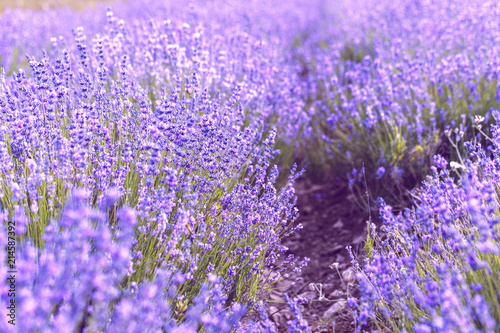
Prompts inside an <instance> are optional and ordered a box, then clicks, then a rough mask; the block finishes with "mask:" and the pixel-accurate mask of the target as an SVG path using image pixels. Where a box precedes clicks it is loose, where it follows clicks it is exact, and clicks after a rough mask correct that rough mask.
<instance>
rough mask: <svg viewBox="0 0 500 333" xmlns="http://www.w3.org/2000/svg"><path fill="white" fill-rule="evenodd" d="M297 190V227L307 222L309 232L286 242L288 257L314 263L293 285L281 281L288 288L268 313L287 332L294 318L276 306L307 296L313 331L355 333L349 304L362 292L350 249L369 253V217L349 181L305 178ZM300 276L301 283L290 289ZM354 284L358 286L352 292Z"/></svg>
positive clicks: (305, 307) (275, 294)
mask: <svg viewBox="0 0 500 333" xmlns="http://www.w3.org/2000/svg"><path fill="white" fill-rule="evenodd" d="M295 190H296V195H297V197H298V201H297V207H298V209H299V212H300V216H299V218H298V219H297V221H296V222H295V224H298V223H301V224H302V225H303V227H304V228H303V229H302V230H299V231H298V232H296V233H295V234H293V235H292V236H290V237H287V238H285V239H284V240H283V245H285V246H287V247H288V248H289V250H288V254H294V255H295V256H300V257H308V258H310V261H309V263H308V265H307V267H305V268H304V269H303V270H302V272H301V273H300V274H299V275H298V276H295V278H294V279H293V280H289V281H282V282H279V284H278V286H282V288H280V289H279V291H278V290H274V291H273V292H272V294H271V299H270V300H271V302H267V310H268V313H269V314H270V317H271V319H272V320H273V321H274V322H275V323H276V324H279V326H278V328H279V331H280V332H287V327H288V325H287V324H286V322H287V321H288V320H290V319H293V315H292V313H291V311H290V310H289V308H288V306H286V305H285V304H282V303H275V302H272V301H273V300H275V301H282V300H283V294H284V293H287V294H288V296H290V297H305V298H309V299H310V300H309V301H308V302H307V303H305V304H304V305H303V306H301V309H302V315H303V317H304V319H305V320H307V322H308V323H309V327H310V328H311V329H312V331H313V332H319V333H326V332H334V333H344V332H353V331H354V329H355V326H354V319H353V314H352V310H351V309H350V308H349V306H347V305H346V303H345V300H346V298H347V297H348V294H350V295H352V296H357V293H358V291H357V289H356V286H355V278H354V272H353V271H352V268H351V267H352V266H351V263H350V260H349V254H348V252H347V250H346V246H349V245H350V246H352V249H353V252H354V253H359V254H362V253H363V246H364V241H365V239H366V226H367V224H366V221H367V220H368V219H369V215H368V213H367V212H366V211H363V209H362V208H360V207H359V205H357V203H356V202H355V200H354V196H353V195H352V194H351V192H350V190H349V188H348V187H347V185H346V184H345V183H343V182H340V181H335V180H329V181H325V180H314V179H311V178H310V177H309V178H308V177H307V176H305V177H304V176H303V177H302V178H301V179H299V180H298V181H297V183H296V185H295ZM333 263H338V272H337V270H336V269H335V268H334V267H335V266H333V267H330V265H332V264H333ZM339 273H340V274H339ZM340 275H342V276H343V278H341V277H340ZM297 277H300V278H301V279H300V280H299V281H298V282H296V283H295V284H294V285H292V286H291V287H287V286H288V285H290V284H291V282H293V281H294V280H295V279H296V278H297ZM349 282H351V283H352V284H350V285H349V286H348V288H349V290H347V284H348V283H349ZM311 283H315V284H317V285H316V286H317V287H318V288H319V287H320V286H319V285H318V284H319V283H321V284H322V285H321V290H322V292H323V294H324V297H326V298H327V299H328V301H326V300H323V301H320V300H319V296H320V294H319V293H318V291H315V290H313V288H311V286H310V284H311ZM342 300H344V301H342Z"/></svg>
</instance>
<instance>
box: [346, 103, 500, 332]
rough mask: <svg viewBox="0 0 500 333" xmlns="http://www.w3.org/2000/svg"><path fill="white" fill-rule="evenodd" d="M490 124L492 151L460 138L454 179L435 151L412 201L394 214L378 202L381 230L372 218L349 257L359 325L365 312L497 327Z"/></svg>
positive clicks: (399, 323) (452, 325)
mask: <svg viewBox="0 0 500 333" xmlns="http://www.w3.org/2000/svg"><path fill="white" fill-rule="evenodd" d="M496 115H497V116H498V113H497V114H496ZM491 132H492V134H493V136H492V137H491V144H492V146H493V150H492V151H491V153H488V152H487V151H485V150H484V149H483V148H482V147H481V146H480V145H477V144H476V145H475V144H472V143H468V144H467V145H466V146H467V147H468V149H469V151H470V159H467V160H466V161H465V165H461V166H460V168H461V169H462V170H461V171H460V172H459V173H458V174H459V175H460V178H459V182H458V184H456V182H455V180H454V179H453V177H452V176H451V172H450V171H451V170H450V169H448V168H447V164H448V163H447V162H445V161H444V160H443V159H442V158H441V157H440V156H436V158H435V160H436V166H433V167H432V170H433V175H432V176H429V178H428V180H426V181H425V182H424V186H423V188H422V189H420V193H419V194H418V198H419V202H418V204H417V206H415V207H413V208H412V209H408V210H406V211H405V212H404V213H402V214H399V215H397V216H395V215H394V214H392V211H391V209H392V208H391V207H390V206H389V205H387V204H385V203H382V206H381V209H380V213H381V217H382V219H383V221H384V226H383V231H384V235H385V237H380V236H379V235H378V234H377V232H376V230H375V227H374V225H373V226H372V230H371V233H370V238H371V243H372V245H371V246H369V247H367V251H368V257H367V258H366V259H365V260H364V263H363V264H361V263H358V262H357V261H356V260H354V262H353V263H354V265H355V266H356V267H357V269H358V274H357V278H358V280H359V283H360V286H359V289H360V292H361V298H360V300H359V303H358V302H356V301H355V300H354V299H352V300H350V302H351V306H353V307H354V308H355V309H356V312H357V316H356V319H357V321H358V323H359V325H360V326H358V329H359V328H360V327H361V325H366V324H367V323H368V321H367V320H368V319H370V318H371V319H372V320H373V322H374V325H375V326H377V327H378V328H379V329H383V328H387V329H389V330H390V331H394V332H400V331H401V332H402V331H415V332H444V331H453V332H498V331H499V330H500V324H499V323H500V312H499V309H500V307H499V299H500V298H499V296H500V294H499V291H500V285H499V281H500V280H499V279H498V277H499V272H500V266H499V263H500V261H499V258H500V257H499V256H500V246H499V236H500V235H499V233H498V222H499V216H498V212H499V210H498V209H499V204H500V200H499V196H498V190H499V188H498V183H499V177H500V173H499V165H500V154H499V148H500V132H499V130H498V127H497V126H493V127H492V129H491ZM450 165H451V167H452V170H453V168H455V169H456V168H457V166H458V165H459V164H458V163H456V162H452V163H450Z"/></svg>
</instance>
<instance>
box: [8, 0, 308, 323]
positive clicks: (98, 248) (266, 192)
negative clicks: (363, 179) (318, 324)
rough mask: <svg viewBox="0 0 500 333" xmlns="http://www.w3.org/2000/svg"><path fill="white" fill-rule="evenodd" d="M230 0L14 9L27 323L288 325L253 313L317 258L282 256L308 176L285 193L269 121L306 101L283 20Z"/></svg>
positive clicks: (14, 190) (14, 216)
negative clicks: (223, 3) (285, 47)
mask: <svg viewBox="0 0 500 333" xmlns="http://www.w3.org/2000/svg"><path fill="white" fill-rule="evenodd" d="M218 5H220V4H219V3H215V4H212V7H210V6H204V7H200V6H192V7H187V8H182V6H178V7H176V8H171V7H169V6H167V5H164V4H162V3H161V2H160V1H143V2H134V3H130V4H128V3H127V4H123V6H121V7H120V9H119V10H117V11H116V13H113V12H111V11H106V10H103V9H102V8H101V9H97V10H95V11H88V12H84V13H74V12H71V11H66V10H56V11H49V12H21V11H13V12H6V13H4V14H3V15H2V16H1V18H0V21H2V24H1V25H0V26H2V29H4V31H5V33H3V34H2V35H3V36H6V37H5V39H4V40H3V41H2V45H1V47H2V51H1V53H2V59H1V61H2V65H3V66H4V69H3V70H2V77H1V82H0V84H1V86H0V121H1V124H2V126H1V128H0V137H1V139H0V144H1V146H0V150H1V155H0V156H1V172H0V178H1V183H2V185H1V193H2V195H1V201H0V202H1V205H2V220H3V221H5V222H6V223H7V221H13V222H14V223H15V224H16V233H17V234H16V237H17V241H18V242H19V244H20V245H19V247H18V248H17V252H16V256H17V257H16V262H17V264H16V265H17V269H18V271H19V275H18V276H19V277H18V279H17V280H16V283H17V286H16V289H17V294H16V304H17V308H18V313H19V318H18V321H17V323H16V326H15V328H16V329H18V330H19V331H23V332H28V331H55V332H67V331H75V330H78V331H91V332H94V331H110V332H115V331H116V332H118V331H120V332H125V331H130V332H144V331H168V332H171V331H176V330H177V331H179V332H188V331H193V332H194V331H197V330H198V329H200V327H203V329H204V330H205V331H207V332H226V331H231V330H233V329H235V328H237V327H239V329H240V330H245V331H261V330H266V331H272V330H273V329H275V328H274V325H273V324H271V323H270V322H269V321H268V320H267V318H265V316H264V317H262V320H263V321H261V322H258V323H256V322H255V321H253V320H250V319H249V318H248V314H249V310H252V309H255V310H259V309H260V310H261V311H262V310H263V309H262V302H261V301H262V300H263V299H265V298H266V297H267V295H268V293H269V292H270V290H271V287H272V285H273V283H274V282H276V281H277V280H279V279H281V278H282V277H283V276H288V275H289V274H291V273H292V274H293V273H297V272H298V271H300V269H301V268H302V267H303V265H304V264H305V263H306V261H302V262H299V261H298V258H294V257H293V256H288V257H287V258H284V259H281V256H282V255H283V253H285V251H286V247H283V246H281V245H280V241H281V239H282V238H283V237H286V236H288V235H289V234H291V233H293V232H295V230H296V229H290V228H289V225H290V223H292V222H293V221H294V220H295V218H296V216H297V210H296V208H295V207H294V206H295V196H294V190H293V183H294V180H295V179H296V177H297V176H298V175H299V173H297V172H296V170H295V168H292V171H291V174H290V175H289V176H288V182H287V184H286V185H285V186H282V187H280V188H279V189H278V190H277V186H276V180H277V178H278V176H279V170H278V168H277V166H274V165H272V163H271V161H272V159H273V158H274V157H275V155H276V154H277V151H275V150H274V141H275V135H276V130H275V129H274V128H272V127H271V126H270V125H269V122H266V120H267V119H268V118H269V117H270V115H271V113H273V112H275V110H278V109H280V108H285V107H286V108H290V107H292V106H293V103H292V102H290V100H292V99H293V98H295V97H293V96H294V94H293V91H290V90H288V89H289V85H290V80H292V79H293V74H292V73H287V72H286V71H284V70H282V68H278V67H279V63H280V62H281V61H282V60H281V55H280V53H279V51H280V49H279V48H278V46H279V45H280V43H281V42H282V41H283V40H286V38H285V30H284V29H283V31H282V32H281V33H278V35H280V36H283V37H284V39H283V40H274V39H273V34H272V33H271V32H270V31H269V30H271V31H279V29H282V28H281V27H282V21H283V17H282V18H281V21H280V20H278V21H277V20H274V16H273V11H272V8H271V7H267V8H266V9H267V10H268V11H267V12H264V11H262V10H261V9H260V7H259V6H257V5H258V3H256V7H255V9H254V10H250V9H251V4H246V6H245V7H242V8H232V9H231V10H230V11H227V9H224V10H221V11H219V10H218ZM143 9H144V10H143ZM269 10H271V11H270V12H269ZM269 13H270V14H269ZM299 13H300V11H299ZM119 14H120V15H123V16H121V17H124V18H126V19H127V21H125V20H123V19H120V16H118V15H119ZM99 15H100V17H99ZM214 16H215V17H214ZM170 17H171V18H172V20H170V19H169V18H170ZM56 18H57V19H56ZM298 19H301V20H307V17H303V16H302V17H301V16H299V17H298ZM261 20H262V24H258V23H259V22H260V21H261ZM78 22H80V23H81V25H82V27H75V28H74V29H73V30H71V27H73V25H74V24H75V23H78ZM299 28H300V25H299V24H298V25H297V29H299ZM286 33H292V34H293V33H295V32H293V31H288V32H286ZM49 37H50V38H49ZM34 41H35V42H34ZM40 50H41V52H40ZM25 53H26V54H28V55H27V56H26V60H23V58H20V57H19V56H18V55H19V54H25ZM33 55H37V56H33ZM6 71H7V72H6ZM289 78H292V79H289ZM297 108H300V105H299V106H297ZM290 116H291V117H292V118H293V117H295V115H294V113H293V112H292V113H290ZM280 122H284V123H294V122H295V120H294V119H287V118H286V117H285V116H283V117H282V118H281V119H280V120H279V121H277V122H276V123H275V125H277V124H278V123H280ZM4 236H6V235H5V234H4V235H2V243H5V244H9V243H8V242H7V238H6V237H4ZM10 252H12V251H11V250H10ZM2 255H3V253H2ZM2 258H3V259H2V274H6V272H7V271H8V269H7V267H6V266H4V265H5V263H6V260H4V259H5V258H4V257H2ZM2 280H3V281H6V276H3V278H2ZM1 294H2V299H3V300H4V299H7V295H8V294H9V286H8V284H2V290H1ZM292 304H293V302H292ZM245 314H247V317H246V318H245V320H243V321H242V318H243V316H244V315H245ZM290 324H291V327H293V326H294V325H298V324H296V323H294V322H291V323H290ZM0 325H2V326H1V327H2V330H8V329H9V328H12V327H11V326H10V325H9V324H8V323H7V322H6V321H4V320H2V322H1V324H0ZM302 325H303V326H304V324H302ZM305 326H307V325H305Z"/></svg>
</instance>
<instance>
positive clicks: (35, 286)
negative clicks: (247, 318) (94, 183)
mask: <svg viewBox="0 0 500 333" xmlns="http://www.w3.org/2000/svg"><path fill="white" fill-rule="evenodd" d="M90 195H91V192H90V191H89V190H84V189H75V190H73V192H72V195H71V196H70V198H69V199H68V200H67V203H66V205H65V207H64V209H63V210H62V213H61V217H60V218H59V219H58V220H57V221H56V220H52V221H51V223H50V224H49V225H47V226H46V228H45V233H44V234H43V239H44V241H45V247H44V248H43V249H40V248H39V247H36V246H34V245H33V243H31V242H29V241H28V242H26V243H24V244H23V249H22V251H21V252H20V255H19V256H18V257H17V258H16V259H17V260H16V262H17V267H18V270H19V272H20V273H22V274H19V275H17V277H18V279H17V281H16V284H17V285H16V292H17V296H16V303H17V306H18V311H19V313H20V314H21V316H22V320H18V321H17V323H16V326H15V328H16V329H17V331H18V332H32V331H34V332H41V331H43V332H72V331H81V332H83V331H87V332H104V331H108V332H157V331H168V332H196V331H197V329H198V327H199V325H204V327H205V329H206V331H207V332H214V333H215V332H229V331H230V330H232V329H233V328H234V327H236V325H237V324H238V322H239V321H240V319H241V318H242V317H243V315H244V314H245V312H246V308H245V307H244V306H242V305H239V304H234V305H233V306H232V307H231V308H230V309H225V308H224V307H223V304H224V302H225V300H226V297H227V296H225V295H224V293H223V291H222V290H221V284H220V282H219V279H218V278H217V277H216V276H215V275H210V276H209V278H208V280H207V281H205V282H204V283H203V285H202V287H201V289H200V292H199V293H198V294H197V295H196V297H194V299H193V300H192V303H193V304H192V306H190V307H189V310H187V312H186V314H185V318H186V319H185V321H184V322H183V323H182V324H181V325H180V326H178V325H177V322H176V312H175V311H178V310H177V309H178V308H179V306H178V305H177V307H173V306H172V304H175V303H174V302H173V301H172V300H174V299H175V298H176V297H178V295H177V288H179V286H181V285H182V283H183V281H184V280H185V279H186V274H183V273H181V272H173V271H170V270H169V269H167V268H165V267H159V268H158V269H157V271H156V274H155V279H154V280H152V281H145V282H144V283H140V284H137V283H136V282H132V283H127V281H128V280H129V278H130V267H131V266H132V264H133V256H132V255H133V251H131V249H132V247H133V243H134V235H135V228H134V227H135V225H136V223H137V212H136V211H135V210H134V209H131V208H129V207H122V208H120V209H119V210H118V211H117V223H116V224H114V225H113V226H110V224H109V219H108V216H107V215H108V214H109V211H110V209H112V207H113V204H114V203H115V202H116V200H117V199H118V198H117V196H116V195H115V194H114V193H113V192H112V191H111V192H110V194H109V195H106V196H105V197H104V199H105V202H106V204H104V205H102V206H101V207H100V209H98V210H95V209H92V208H91V207H90V206H89V205H88V199H89V197H90ZM20 214H21V215H16V217H15V218H14V219H13V221H15V222H16V223H23V218H24V219H26V217H25V216H23V215H22V214H23V213H20ZM5 220H7V215H6V214H4V215H3V218H2V221H5ZM0 237H1V238H2V243H5V242H6V239H5V238H6V236H5V233H2V234H1V236H0ZM1 253H2V257H3V256H4V251H2V252H1ZM1 268H2V269H1V271H2V275H5V272H7V271H8V268H7V265H6V263H5V260H2V261H1ZM3 277H5V276H3ZM4 280H5V279H4ZM1 292H2V299H4V296H5V294H6V287H5V285H4V284H3V283H2V291H1ZM177 304H179V302H178V303H177ZM0 328H1V330H2V331H3V332H8V331H10V329H11V327H10V325H9V324H8V323H7V322H6V321H5V320H2V321H0Z"/></svg>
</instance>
